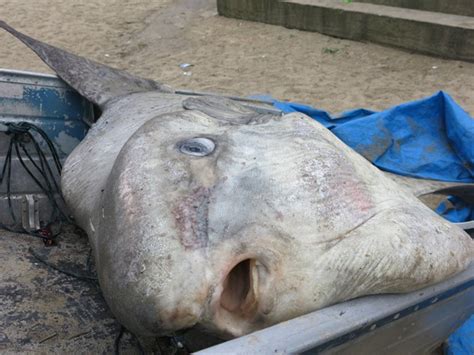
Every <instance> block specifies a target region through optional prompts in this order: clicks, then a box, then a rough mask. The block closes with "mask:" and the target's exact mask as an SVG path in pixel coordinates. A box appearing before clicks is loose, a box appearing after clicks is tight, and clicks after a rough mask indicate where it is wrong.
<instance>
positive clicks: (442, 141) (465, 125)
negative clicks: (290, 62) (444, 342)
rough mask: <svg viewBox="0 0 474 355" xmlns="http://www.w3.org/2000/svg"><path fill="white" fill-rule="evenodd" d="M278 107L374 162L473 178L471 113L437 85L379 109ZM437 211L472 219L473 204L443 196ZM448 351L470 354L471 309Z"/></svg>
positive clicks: (473, 339) (403, 171)
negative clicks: (417, 96)
mask: <svg viewBox="0 0 474 355" xmlns="http://www.w3.org/2000/svg"><path fill="white" fill-rule="evenodd" d="M273 104H274V106H276V107H277V108H279V109H281V110H282V111H283V112H286V113H288V112H295V111H299V112H303V113H305V114H306V115H308V116H310V117H312V118H314V119H315V120H317V121H318V122H320V123H322V124H323V125H324V126H326V127H327V128H328V129H330V130H331V131H332V132H333V133H334V134H335V135H336V136H338V137H339V138H340V139H341V140H342V141H344V142H345V143H346V144H348V145H349V146H351V147H352V148H353V149H355V150H356V151H357V152H359V153H360V154H362V155H363V156H364V157H366V158H367V159H368V160H370V161H371V162H372V163H373V164H375V165H376V166H378V167H379V168H381V169H383V170H386V171H390V172H392V173H396V174H400V175H406V176H412V177H416V178H424V179H434V180H443V181H454V182H463V183H474V119H473V118H472V117H470V116H469V115H468V114H467V113H466V112H465V111H464V110H463V109H462V108H461V107H460V106H459V105H458V104H457V103H456V102H455V101H454V100H453V99H452V98H451V97H450V96H449V95H448V94H446V93H444V92H442V91H440V92H438V93H437V94H435V95H433V96H430V97H427V98H425V99H422V100H418V101H413V102H409V103H405V104H402V105H399V106H395V107H392V108H390V109H388V110H385V111H381V112H374V111H370V110H366V109H357V110H352V111H348V112H345V113H343V114H342V115H340V116H338V117H331V116H330V115H329V114H328V113H327V112H325V111H322V110H318V109H315V108H313V107H310V106H306V105H301V104H297V103H290V102H281V101H276V100H274V101H273ZM448 200H449V202H450V204H451V205H453V206H454V208H448V205H447V203H445V202H444V203H442V204H441V205H440V206H438V208H437V212H438V213H439V214H441V215H442V216H444V217H445V218H447V219H448V220H450V221H452V222H464V221H468V220H472V219H474V206H469V205H467V204H466V203H465V202H463V201H461V200H460V199H459V198H457V197H452V196H451V197H449V198H448ZM446 353H447V354H448V355H468V354H469V355H471V354H474V315H473V316H471V318H470V319H469V320H468V321H467V322H466V323H465V324H464V325H463V326H462V327H461V328H459V329H458V330H457V331H456V332H455V333H453V334H452V335H451V336H450V337H449V340H448V347H447V350H446Z"/></svg>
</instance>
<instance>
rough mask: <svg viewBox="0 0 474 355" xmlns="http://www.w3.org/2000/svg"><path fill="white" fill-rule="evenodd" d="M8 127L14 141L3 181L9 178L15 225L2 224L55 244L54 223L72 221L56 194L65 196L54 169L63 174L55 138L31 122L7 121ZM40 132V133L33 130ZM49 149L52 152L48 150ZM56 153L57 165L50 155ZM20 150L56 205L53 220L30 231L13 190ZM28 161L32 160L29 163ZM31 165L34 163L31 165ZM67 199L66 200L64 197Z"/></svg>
mask: <svg viewBox="0 0 474 355" xmlns="http://www.w3.org/2000/svg"><path fill="white" fill-rule="evenodd" d="M4 125H5V126H6V127H7V130H6V132H5V133H6V134H7V135H9V136H10V137H11V138H10V143H9V146H8V150H7V154H6V156H5V160H4V162H3V167H2V170H1V174H0V185H1V184H3V181H4V180H6V188H7V200H8V209H9V212H10V216H11V218H12V220H13V226H8V225H5V224H3V223H0V228H3V229H6V230H8V231H10V232H15V233H22V234H28V235H31V236H33V237H37V238H41V239H42V240H43V241H44V242H45V244H47V245H52V244H53V243H54V237H55V236H53V235H52V233H51V230H50V228H49V227H50V225H51V224H52V223H54V222H56V221H58V220H66V221H67V222H71V219H70V217H69V216H68V215H67V214H66V213H65V212H64V211H63V210H62V209H61V207H60V206H59V204H58V201H57V199H56V198H55V196H59V197H60V199H62V200H63V197H62V194H61V190H60V188H59V183H58V181H57V179H56V175H55V172H54V170H56V173H57V176H59V175H60V174H61V170H62V165H61V161H60V159H59V155H58V152H57V150H56V148H55V147H54V145H53V143H52V141H51V139H50V138H49V137H48V135H47V134H46V133H45V132H44V131H43V130H42V129H41V128H40V127H38V126H36V125H34V124H32V123H29V122H19V123H11V122H9V123H5V124H4ZM33 133H36V136H35V135H34V134H33ZM38 138H41V139H42V141H43V142H44V143H45V145H46V147H47V151H44V150H43V149H42V148H41V145H40V141H39V140H38ZM27 143H32V144H31V145H32V147H33V152H34V153H36V156H37V159H36V160H37V161H35V158H33V157H32V154H30V152H29V151H28V149H27V145H26V144H27ZM48 151H49V152H48ZM48 153H49V155H50V156H51V157H52V160H53V164H54V167H51V166H50V162H49V161H48V159H47V157H46V156H47V154H48ZM14 154H16V156H17V158H18V161H19V163H20V165H21V166H22V167H23V169H24V170H25V171H26V173H27V174H28V176H30V177H31V179H32V180H33V181H34V183H35V184H36V185H37V186H38V187H39V188H40V190H41V192H42V193H44V195H45V196H46V197H47V199H48V202H49V204H50V205H51V207H52V212H51V216H50V223H48V224H47V225H46V226H45V227H43V228H41V229H39V230H36V231H30V230H26V229H25V228H23V226H21V224H19V223H18V219H17V216H16V215H15V211H14V209H13V204H12V196H11V195H12V194H11V181H12V179H11V175H12V158H13V155H14ZM27 162H28V163H29V164H27ZM28 165H30V167H28ZM63 201H64V200H63Z"/></svg>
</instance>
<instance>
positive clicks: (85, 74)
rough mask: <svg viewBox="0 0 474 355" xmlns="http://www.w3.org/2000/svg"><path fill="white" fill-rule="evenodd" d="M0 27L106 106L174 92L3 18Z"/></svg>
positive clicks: (70, 83) (76, 88)
mask: <svg viewBox="0 0 474 355" xmlns="http://www.w3.org/2000/svg"><path fill="white" fill-rule="evenodd" d="M0 28H3V29H5V30H6V31H8V32H10V33H11V34H12V35H13V36H15V37H16V38H18V39H19V40H20V41H22V42H23V43H24V44H26V45H27V46H28V47H29V48H31V49H32V50H33V51H34V52H35V53H36V54H37V55H38V56H39V57H40V58H41V59H42V60H43V61H44V62H45V63H46V64H47V65H48V66H49V67H50V68H51V69H53V70H54V71H55V72H56V74H57V75H58V76H59V77H60V78H61V79H63V80H64V81H65V82H66V83H68V84H69V85H70V86H71V87H73V88H74V89H75V90H77V91H78V92H79V93H80V94H81V95H82V96H84V97H86V98H87V99H88V100H90V101H92V102H94V103H95V104H97V105H99V106H103V105H104V104H105V103H106V102H108V101H109V100H111V99H113V98H115V97H120V96H124V95H126V94H130V93H134V92H144V91H163V92H172V90H171V89H170V88H168V87H167V86H165V85H163V84H160V83H158V82H156V81H153V80H149V79H142V78H139V77H136V76H133V75H131V74H129V73H127V72H125V71H122V70H118V69H114V68H111V67H109V66H107V65H103V64H100V63H97V62H94V61H92V60H89V59H86V58H83V57H80V56H77V55H74V54H72V53H69V52H67V51H65V50H62V49H59V48H56V47H54V46H51V45H49V44H46V43H43V42H41V41H38V40H36V39H33V38H31V37H29V36H27V35H24V34H23V33H20V32H18V31H16V30H15V29H14V28H12V27H11V26H9V25H8V24H7V23H5V22H3V21H0Z"/></svg>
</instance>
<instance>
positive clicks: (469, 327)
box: [445, 315, 474, 355]
mask: <svg viewBox="0 0 474 355" xmlns="http://www.w3.org/2000/svg"><path fill="white" fill-rule="evenodd" d="M445 354H446V355H472V354H474V315H472V316H471V318H469V319H468V321H467V322H466V323H464V324H463V326H462V327H461V328H459V329H458V330H457V331H455V332H454V333H453V334H451V336H450V337H449V338H448V343H447V349H446V352H445Z"/></svg>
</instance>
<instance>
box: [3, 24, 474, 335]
mask: <svg viewBox="0 0 474 355" xmlns="http://www.w3.org/2000/svg"><path fill="white" fill-rule="evenodd" d="M0 27H3V28H4V29H6V30H7V31H9V32H10V33H12V34H13V35H14V36H16V37H17V38H19V39H20V40H21V41H23V42H24V43H25V44H26V45H28V46H29V47H30V48H31V49H32V50H33V51H35V52H36V53H37V54H38V55H39V56H40V57H41V59H42V60H43V61H44V62H45V63H46V64H48V65H49V66H50V67H51V68H52V69H53V70H54V71H55V72H56V73H57V74H58V75H59V76H60V77H61V78H62V79H63V80H64V81H66V82H67V83H68V84H69V85H70V86H72V87H73V88H75V89H76V90H77V91H78V92H79V93H80V94H82V95H83V96H84V97H86V98H87V99H89V100H90V101H92V102H93V103H95V104H96V105H98V106H99V107H100V109H101V111H102V115H101V117H100V118H99V120H98V121H97V122H96V123H95V124H94V125H93V126H92V127H91V129H90V131H89V133H88V134H87V136H86V138H85V139H84V140H83V141H82V142H81V143H80V144H79V146H77V148H76V149H75V150H74V151H73V152H72V154H71V155H70V156H69V157H68V159H67V161H66V163H65V165H64V169H63V172H62V179H61V185H62V191H63V195H64V197H65V200H66V202H67V205H68V207H69V209H70V211H71V212H72V214H73V216H74V217H75V220H76V222H77V223H78V225H79V226H81V227H82V228H83V229H84V230H85V231H86V232H87V234H88V236H89V239H90V242H91V245H92V247H93V250H94V255H95V260H96V264H97V270H98V275H99V281H100V286H101V288H102V291H103V294H104V297H105V299H106V301H107V303H108V305H109V306H110V308H111V310H112V312H113V313H114V314H115V316H116V317H117V318H118V319H119V321H120V322H122V323H123V324H124V325H125V326H126V327H127V328H128V329H129V330H130V331H132V332H134V333H135V334H138V335H141V336H144V337H146V336H150V337H152V336H159V335H166V334H170V333H172V332H174V331H177V330H180V329H186V328H190V327H193V326H196V325H199V326H200V327H202V328H204V329H207V330H208V331H210V332H213V333H215V334H218V335H220V336H240V335H242V334H246V333H249V332H252V331H254V330H257V329H260V328H263V327H266V326H269V325H272V324H275V323H277V322H281V321H284V320H287V319H290V318H293V317H296V316H299V315H302V314H305V313H308V312H311V311H314V310H317V309H319V308H322V307H325V306H328V305H330V304H333V303H336V302H341V301H344V300H348V299H351V298H354V297H358V296H362V295H368V294H378V293H386V292H391V293H392V292H408V291H412V290H415V289H418V288H421V287H424V286H427V285H429V284H433V283H436V282H439V281H441V280H443V279H445V278H447V277H449V276H451V275H453V274H455V273H457V272H459V271H461V270H463V269H465V268H466V267H467V266H468V265H469V263H470V262H471V260H472V259H473V256H474V242H473V241H472V240H471V238H470V237H469V236H468V235H467V234H466V233H465V232H464V231H463V230H461V229H460V228H458V227H456V226H454V225H452V224H450V223H449V222H447V221H445V220H443V219H442V218H441V217H439V216H437V215H436V214H435V213H434V212H432V211H431V210H430V209H429V208H428V207H426V206H425V205H424V204H423V203H421V202H420V201H419V200H418V199H417V198H416V197H415V196H414V195H413V194H412V193H411V192H410V191H409V190H408V189H406V188H404V187H402V186H400V185H398V184H396V183H395V182H393V181H392V180H391V179H389V178H387V177H386V176H385V175H384V173H383V172H381V171H379V170H378V169H377V168H375V167H374V166H373V165H371V164H370V162H369V161H367V160H366V159H364V158H363V157H362V156H360V155H359V154H357V153H356V152H354V151H353V150H352V149H351V148H349V147H348V146H346V145H345V144H344V143H342V142H341V141H340V140H339V139H338V138H337V137H335V136H334V135H333V134H332V133H331V132H330V131H328V130H327V129H325V128H324V127H323V126H321V125H320V124H318V123H317V122H316V121H314V120H313V119H311V118H309V117H307V116H305V115H304V114H301V113H292V114H288V115H283V116H281V115H276V114H270V113H265V112H263V113H262V112H257V111H255V110H253V109H251V108H248V107H246V106H244V105H241V104H240V103H238V102H235V101H232V100H228V99H225V98H222V97H190V96H186V95H179V94H177V93H175V92H174V91H173V90H172V89H171V88H169V87H167V86H165V85H162V84H160V83H157V82H155V81H152V80H145V79H141V78H138V77H135V76H132V75H130V74H128V73H126V72H123V71H119V70H116V69H112V68H110V67H107V66H105V65H101V64H99V63H96V62H93V61H90V60H87V59H85V58H81V57H79V56H75V55H73V54H70V53H68V52H66V51H63V50H61V49H58V48H55V47H53V46H50V45H47V44H45V43H42V42H39V41H37V40H34V39H32V38H30V37H28V36H26V35H24V34H21V33H19V32H17V31H15V30H14V29H12V28H11V27H9V26H8V25H7V24H5V23H4V22H0Z"/></svg>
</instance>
